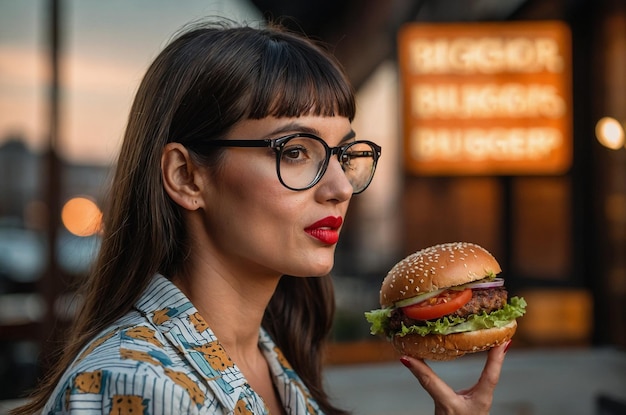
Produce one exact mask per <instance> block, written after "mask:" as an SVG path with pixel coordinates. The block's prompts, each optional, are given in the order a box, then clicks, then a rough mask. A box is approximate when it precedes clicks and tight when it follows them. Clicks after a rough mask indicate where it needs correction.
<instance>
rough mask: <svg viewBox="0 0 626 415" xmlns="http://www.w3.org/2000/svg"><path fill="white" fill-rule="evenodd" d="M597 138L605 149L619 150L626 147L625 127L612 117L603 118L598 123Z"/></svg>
mask: <svg viewBox="0 0 626 415" xmlns="http://www.w3.org/2000/svg"><path fill="white" fill-rule="evenodd" d="M596 138H597V139H598V141H599V142H600V144H602V145H603V146H604V147H608V148H610V149H612V150H618V149H619V148H620V147H622V146H623V145H624V127H623V126H622V124H620V122H619V121H617V120H616V119H615V118H612V117H603V118H601V119H600V120H598V122H597V123H596Z"/></svg>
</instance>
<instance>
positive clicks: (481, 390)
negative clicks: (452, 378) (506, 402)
mask: <svg viewBox="0 0 626 415" xmlns="http://www.w3.org/2000/svg"><path fill="white" fill-rule="evenodd" d="M510 344H511V342H510V341H509V342H507V343H505V344H503V345H501V346H498V347H494V348H493V349H491V350H490V351H489V353H488V355H487V361H486V362H485V367H484V368H483V370H482V373H481V375H480V378H479V380H478V382H477V383H476V384H475V385H474V386H472V387H471V388H469V389H466V390H463V391H458V392H455V391H454V390H452V389H451V388H450V387H449V386H448V385H447V384H446V383H445V382H444V381H443V380H441V378H439V376H437V374H436V373H435V372H434V371H433V370H432V369H431V368H430V366H428V365H427V364H426V363H425V362H424V361H423V360H420V359H414V358H411V357H408V356H403V357H402V358H401V359H400V361H401V362H402V363H403V364H404V365H405V366H406V367H407V368H409V370H410V371H411V373H413V375H414V376H415V377H416V378H417V380H418V381H419V383H420V384H421V385H422V387H423V388H424V390H426V392H428V394H429V395H430V396H431V397H432V398H433V401H434V403H435V413H436V414H460V415H470V414H471V415H477V414H488V413H489V410H490V408H491V403H492V401H493V393H494V390H495V388H496V385H497V384H498V381H499V379H500V372H501V370H502V364H503V363H504V354H505V353H506V351H507V350H508V348H509V346H510Z"/></svg>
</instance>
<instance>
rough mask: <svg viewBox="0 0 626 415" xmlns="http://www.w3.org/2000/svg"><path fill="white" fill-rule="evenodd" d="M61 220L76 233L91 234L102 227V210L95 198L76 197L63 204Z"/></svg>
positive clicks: (78, 234)
mask: <svg viewBox="0 0 626 415" xmlns="http://www.w3.org/2000/svg"><path fill="white" fill-rule="evenodd" d="M61 220H62V221H63V225H64V226H65V228H67V230H68V231H70V232H71V233H73V234H74V235H76V236H91V235H93V234H95V233H98V232H99V231H100V229H101V225H102V211H101V210H100V208H99V207H98V205H97V204H96V203H95V202H94V201H93V200H91V199H89V198H87V197H74V198H72V199H70V200H68V201H67V202H66V203H65V205H64V206H63V209H62V211H61Z"/></svg>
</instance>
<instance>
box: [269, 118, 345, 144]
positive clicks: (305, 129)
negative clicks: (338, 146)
mask: <svg viewBox="0 0 626 415" xmlns="http://www.w3.org/2000/svg"><path fill="white" fill-rule="evenodd" d="M293 131H298V132H301V133H308V134H313V135H316V136H318V137H321V135H322V134H321V133H320V131H319V130H318V129H317V128H313V127H309V126H306V125H303V124H300V123H298V122H290V123H288V124H285V125H282V126H280V127H278V128H277V129H275V130H273V131H272V132H271V133H270V134H269V136H276V135H279V134H283V133H290V132H293ZM354 137H356V133H355V132H354V130H350V132H348V133H347V134H346V135H345V136H344V137H343V138H342V139H341V141H340V142H341V143H344V142H346V141H348V140H351V139H353V138H354Z"/></svg>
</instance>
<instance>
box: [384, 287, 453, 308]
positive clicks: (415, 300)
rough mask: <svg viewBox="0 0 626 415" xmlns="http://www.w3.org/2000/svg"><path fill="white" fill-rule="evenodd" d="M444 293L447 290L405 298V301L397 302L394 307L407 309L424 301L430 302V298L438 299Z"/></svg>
mask: <svg viewBox="0 0 626 415" xmlns="http://www.w3.org/2000/svg"><path fill="white" fill-rule="evenodd" d="M444 291H445V289H442V290H435V291H430V292H427V293H423V294H419V295H416V296H415V297H411V298H405V299H404V300H400V301H396V303H395V304H394V305H395V306H396V307H397V308H402V307H407V306H410V305H413V304H417V303H421V302H422V301H424V300H428V299H429V298H432V297H436V296H438V295H439V294H441V293H442V292H444Z"/></svg>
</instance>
